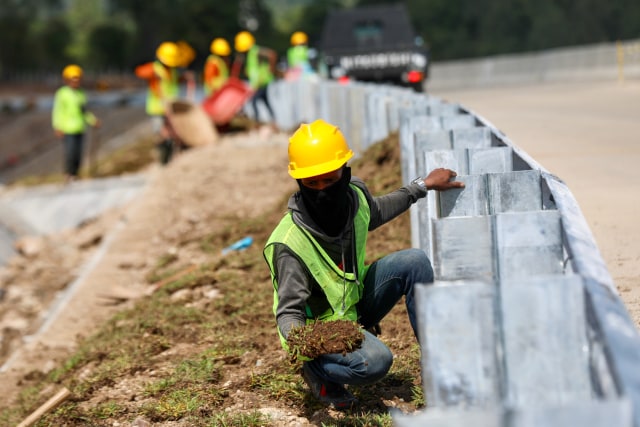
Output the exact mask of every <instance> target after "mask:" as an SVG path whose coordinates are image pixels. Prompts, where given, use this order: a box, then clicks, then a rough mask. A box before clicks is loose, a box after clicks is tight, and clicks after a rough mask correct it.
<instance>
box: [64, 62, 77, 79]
mask: <svg viewBox="0 0 640 427" xmlns="http://www.w3.org/2000/svg"><path fill="white" fill-rule="evenodd" d="M81 77H82V68H80V66H78V65H76V64H69V65H67V66H66V67H64V69H63V70H62V78H64V79H79V78H81Z"/></svg>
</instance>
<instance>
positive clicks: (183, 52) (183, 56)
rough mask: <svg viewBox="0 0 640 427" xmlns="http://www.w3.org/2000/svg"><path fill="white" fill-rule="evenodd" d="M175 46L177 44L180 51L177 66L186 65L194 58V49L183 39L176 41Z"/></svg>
mask: <svg viewBox="0 0 640 427" xmlns="http://www.w3.org/2000/svg"><path fill="white" fill-rule="evenodd" d="M176 46H178V51H180V64H178V67H188V66H189V64H191V63H192V62H193V60H194V59H195V58H196V51H195V49H194V48H192V47H191V45H190V44H189V43H187V42H186V41H184V40H180V41H178V42H176Z"/></svg>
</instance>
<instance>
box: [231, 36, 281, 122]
mask: <svg viewBox="0 0 640 427" xmlns="http://www.w3.org/2000/svg"><path fill="white" fill-rule="evenodd" d="M234 47H235V50H236V51H238V52H239V53H241V54H245V58H244V72H245V74H246V76H247V79H248V80H249V85H250V86H251V89H253V90H254V94H253V96H252V97H251V105H252V106H253V113H254V117H255V120H256V121H257V122H258V123H260V113H259V110H258V101H262V103H263V104H264V105H265V107H266V108H267V111H268V112H269V116H270V121H269V123H270V125H271V127H272V128H273V129H277V126H276V123H275V120H276V116H275V114H274V113H273V109H272V108H271V104H270V103H269V93H268V86H269V83H271V82H272V81H273V80H274V78H275V76H274V71H275V68H276V62H277V60H278V55H277V54H276V52H275V51H274V50H273V49H270V48H268V47H264V46H258V45H257V44H256V40H255V38H254V37H253V35H252V34H251V33H250V32H248V31H241V32H239V33H238V34H236V37H235V40H234Z"/></svg>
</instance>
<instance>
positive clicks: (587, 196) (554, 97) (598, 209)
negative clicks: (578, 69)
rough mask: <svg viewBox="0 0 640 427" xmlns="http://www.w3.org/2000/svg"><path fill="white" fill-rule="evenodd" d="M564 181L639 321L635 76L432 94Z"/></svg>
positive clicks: (639, 89) (638, 93)
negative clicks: (472, 114)
mask: <svg viewBox="0 0 640 427" xmlns="http://www.w3.org/2000/svg"><path fill="white" fill-rule="evenodd" d="M431 94H432V95H434V96H437V97H439V98H442V99H445V100H447V101H450V102H457V103H460V104H461V105H463V106H464V107H466V108H468V109H471V110H473V111H474V112H475V113H476V114H477V115H479V116H482V117H484V118H485V119H487V120H488V121H489V122H491V123H492V124H493V125H494V126H495V127H496V128H498V129H500V130H501V131H502V132H503V133H504V134H505V135H506V136H507V137H508V138H509V139H510V140H511V141H512V142H513V143H514V144H515V145H516V146H518V147H520V148H522V149H523V150H524V151H526V152H527V153H528V154H529V155H530V156H531V157H532V158H533V159H535V160H536V161H537V162H538V163H539V164H540V165H542V166H543V167H544V168H545V169H547V170H548V171H549V172H551V173H553V174H554V175H556V176H558V177H559V178H561V179H562V180H563V181H565V182H566V183H567V185H568V186H569V188H570V190H571V192H572V193H573V195H574V197H575V198H576V200H577V201H578V203H579V205H580V208H581V209H582V213H583V215H584V217H585V219H586V220H587V223H588V224H589V227H590V228H591V231H592V233H593V235H594V237H595V240H596V242H597V244H598V247H599V249H600V252H601V253H602V257H603V259H604V261H605V262H606V264H607V266H608V269H609V272H610V274H611V276H612V278H613V281H614V283H615V284H616V286H617V288H618V290H619V291H620V296H621V298H622V300H623V301H624V303H625V305H626V306H627V308H628V309H629V312H630V314H631V316H632V317H633V319H634V321H635V323H636V326H638V325H640V218H639V217H638V213H639V212H640V81H637V80H636V81H627V82H625V83H624V84H619V83H617V82H599V83H570V84H541V85H536V86H515V87H509V88H492V89H473V90H467V89H465V90H460V91H446V92H444V91H440V92H438V91H434V92H432V93H431Z"/></svg>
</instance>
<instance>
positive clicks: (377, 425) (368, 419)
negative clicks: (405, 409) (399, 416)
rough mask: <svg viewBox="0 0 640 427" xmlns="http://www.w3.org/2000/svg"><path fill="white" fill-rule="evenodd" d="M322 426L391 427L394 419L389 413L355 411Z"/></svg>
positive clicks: (323, 423)
mask: <svg viewBox="0 0 640 427" xmlns="http://www.w3.org/2000/svg"><path fill="white" fill-rule="evenodd" d="M321 425H322V427H391V426H392V425H393V420H392V419H391V415H390V414H389V413H386V412H385V413H381V414H379V413H374V412H365V413H354V414H346V415H345V416H344V417H342V418H340V419H338V420H332V421H326V422H322V423H321Z"/></svg>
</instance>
